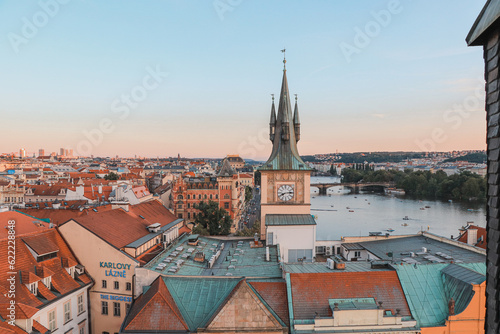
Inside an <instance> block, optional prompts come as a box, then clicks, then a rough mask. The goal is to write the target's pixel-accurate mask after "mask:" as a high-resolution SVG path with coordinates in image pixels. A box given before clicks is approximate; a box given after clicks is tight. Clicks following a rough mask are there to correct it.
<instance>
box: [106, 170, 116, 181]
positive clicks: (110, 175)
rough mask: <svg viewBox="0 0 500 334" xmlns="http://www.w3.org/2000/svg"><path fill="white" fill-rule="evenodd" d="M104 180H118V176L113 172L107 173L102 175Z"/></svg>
mask: <svg viewBox="0 0 500 334" xmlns="http://www.w3.org/2000/svg"><path fill="white" fill-rule="evenodd" d="M104 179H105V180H118V174H116V173H114V172H109V174H106V175H104Z"/></svg>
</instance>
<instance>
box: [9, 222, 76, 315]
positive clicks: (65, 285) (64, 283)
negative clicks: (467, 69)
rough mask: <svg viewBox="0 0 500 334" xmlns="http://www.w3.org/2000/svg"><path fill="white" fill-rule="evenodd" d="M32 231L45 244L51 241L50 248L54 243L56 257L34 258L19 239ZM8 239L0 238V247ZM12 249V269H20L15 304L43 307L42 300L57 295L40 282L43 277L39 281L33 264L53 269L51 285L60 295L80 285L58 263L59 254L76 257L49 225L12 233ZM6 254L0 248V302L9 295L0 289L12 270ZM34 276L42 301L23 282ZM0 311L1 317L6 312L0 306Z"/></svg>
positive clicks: (51, 270) (49, 269)
mask: <svg viewBox="0 0 500 334" xmlns="http://www.w3.org/2000/svg"><path fill="white" fill-rule="evenodd" d="M34 235H36V236H37V237H39V238H41V239H44V240H45V242H46V243H47V244H51V246H50V248H55V247H57V248H58V252H57V255H58V257H55V258H51V259H48V260H45V261H41V262H37V261H36V259H35V258H34V257H33V255H32V254H31V252H30V251H29V250H28V246H27V245H26V243H25V242H23V238H32V237H33V236H34ZM8 241H9V240H8V239H4V240H0V249H7V246H8V245H7V244H8ZM15 250H16V264H15V271H16V272H19V273H20V274H18V275H16V303H17V304H19V303H22V304H24V305H27V306H29V307H32V308H37V309H39V308H41V307H43V306H44V304H46V303H48V302H50V300H53V299H54V298H57V297H55V294H54V293H53V292H52V291H51V290H49V289H48V288H47V287H45V286H44V283H43V281H41V280H40V278H39V277H38V276H36V275H35V270H36V269H35V268H36V267H43V271H45V270H47V273H50V272H51V273H53V275H51V282H52V287H53V288H54V289H55V290H56V291H57V292H58V293H59V294H61V295H64V294H66V293H69V292H71V291H75V290H77V289H80V288H81V287H82V285H81V284H80V283H78V282H77V281H76V280H75V279H73V278H72V277H71V276H70V275H69V274H68V272H67V271H66V269H64V268H63V267H62V265H61V259H60V257H66V258H71V260H72V261H76V259H75V257H74V255H73V254H72V253H71V251H70V249H69V247H68V245H67V244H66V243H65V242H64V240H63V238H62V237H61V235H60V234H59V232H58V231H57V230H55V229H49V230H46V231H42V232H34V233H32V234H29V235H24V236H18V237H16V243H15ZM7 256H8V254H7V252H0V292H3V293H0V304H3V303H8V302H9V299H8V298H7V295H6V294H5V292H4V291H6V290H8V288H9V281H7V278H9V276H10V274H8V272H10V271H12V270H11V269H10V268H9V264H8V261H7ZM21 277H22V278H21ZM21 280H22V283H21ZM34 280H38V291H39V293H40V294H41V295H42V296H44V297H45V298H46V299H47V300H46V301H42V300H40V299H38V298H37V297H36V296H35V295H34V294H33V293H32V292H31V291H29V290H28V288H27V287H26V285H25V284H26V283H29V282H33V281H34ZM26 312H27V311H26ZM0 315H2V317H3V318H4V319H5V316H6V314H5V313H4V309H2V308H0ZM4 315H5V316H4Z"/></svg>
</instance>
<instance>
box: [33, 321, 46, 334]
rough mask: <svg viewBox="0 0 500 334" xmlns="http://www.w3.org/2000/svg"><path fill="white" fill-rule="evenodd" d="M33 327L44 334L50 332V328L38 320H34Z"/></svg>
mask: <svg viewBox="0 0 500 334" xmlns="http://www.w3.org/2000/svg"><path fill="white" fill-rule="evenodd" d="M33 329H34V330H36V331H38V332H39V333H42V334H46V333H50V330H48V329H47V328H45V327H44V326H42V324H40V323H39V322H38V321H36V320H33Z"/></svg>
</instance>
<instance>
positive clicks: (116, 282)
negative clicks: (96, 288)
mask: <svg viewBox="0 0 500 334" xmlns="http://www.w3.org/2000/svg"><path fill="white" fill-rule="evenodd" d="M119 288H120V282H118V281H115V290H118V289H119Z"/></svg>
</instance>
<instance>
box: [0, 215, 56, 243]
mask: <svg viewBox="0 0 500 334" xmlns="http://www.w3.org/2000/svg"><path fill="white" fill-rule="evenodd" d="M12 220H13V221H15V231H16V235H17V236H20V235H24V234H27V233H31V232H37V231H45V230H47V229H48V228H49V224H48V223H45V222H41V221H39V220H37V219H36V218H33V217H30V216H27V215H25V214H22V213H20V212H17V211H6V212H0V222H2V225H0V240H2V239H6V238H7V237H8V236H9V229H8V228H7V227H8V226H9V225H8V222H9V221H12ZM35 221H36V222H37V223H36V224H34V223H33V222H35ZM40 225H41V226H40Z"/></svg>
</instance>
